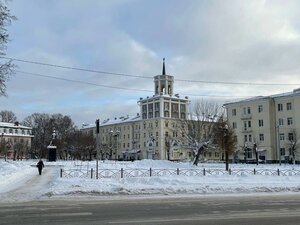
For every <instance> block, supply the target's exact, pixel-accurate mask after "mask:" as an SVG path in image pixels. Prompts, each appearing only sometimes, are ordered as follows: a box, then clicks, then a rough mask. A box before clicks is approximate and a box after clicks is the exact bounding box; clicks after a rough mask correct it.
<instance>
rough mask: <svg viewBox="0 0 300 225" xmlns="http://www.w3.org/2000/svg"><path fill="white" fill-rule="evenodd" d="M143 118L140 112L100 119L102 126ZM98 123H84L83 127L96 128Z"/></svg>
mask: <svg viewBox="0 0 300 225" xmlns="http://www.w3.org/2000/svg"><path fill="white" fill-rule="evenodd" d="M139 120H141V116H140V115H139V114H137V115H135V116H129V115H127V116H120V117H115V118H113V119H110V118H108V119H105V120H102V121H100V126H107V125H113V124H120V123H125V122H134V121H139ZM95 127H96V124H95V123H94V124H82V129H86V128H95Z"/></svg>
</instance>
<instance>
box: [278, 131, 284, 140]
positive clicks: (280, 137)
mask: <svg viewBox="0 0 300 225" xmlns="http://www.w3.org/2000/svg"><path fill="white" fill-rule="evenodd" d="M279 139H280V141H284V134H283V133H280V134H279Z"/></svg>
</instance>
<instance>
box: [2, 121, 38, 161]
mask: <svg viewBox="0 0 300 225" xmlns="http://www.w3.org/2000/svg"><path fill="white" fill-rule="evenodd" d="M33 137H34V136H33V135H32V128H31V127H26V126H22V125H20V124H19V123H18V122H15V123H5V122H0V156H1V157H3V158H4V157H7V158H9V159H18V158H19V159H21V158H26V157H28V151H29V149H30V148H31V140H32V138H33Z"/></svg>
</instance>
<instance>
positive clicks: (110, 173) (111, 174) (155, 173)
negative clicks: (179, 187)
mask: <svg viewBox="0 0 300 225" xmlns="http://www.w3.org/2000/svg"><path fill="white" fill-rule="evenodd" d="M222 175H237V176H243V175H263V176H300V170H294V169H285V170H279V169H277V170H274V169H273V170H272V169H251V170H250V169H229V170H228V171H226V170H224V169H182V168H180V169H179V168H177V169H153V168H149V169H123V168H122V169H99V170H98V174H97V173H96V171H95V170H94V169H93V168H92V169H90V170H80V169H61V170H60V177H64V178H73V177H79V178H90V179H103V178H129V177H161V176H188V177H193V176H194V177H201V176H222Z"/></svg>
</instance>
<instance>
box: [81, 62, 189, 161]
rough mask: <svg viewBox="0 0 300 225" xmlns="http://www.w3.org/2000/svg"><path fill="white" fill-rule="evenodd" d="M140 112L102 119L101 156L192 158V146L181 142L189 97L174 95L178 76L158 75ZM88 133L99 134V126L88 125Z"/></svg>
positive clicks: (141, 101)
mask: <svg viewBox="0 0 300 225" xmlns="http://www.w3.org/2000/svg"><path fill="white" fill-rule="evenodd" d="M137 103H138V105H139V107H140V112H139V113H137V114H136V115H135V116H122V117H118V118H117V117H116V118H113V119H105V120H103V121H100V133H99V141H100V146H101V155H102V157H104V158H111V159H125V160H128V159H168V160H182V159H189V158H191V157H192V152H191V149H186V148H184V147H182V145H179V143H178V140H179V139H180V136H182V135H183V134H182V133H181V132H180V126H181V124H182V122H181V120H185V119H186V118H187V115H188V105H189V99H188V97H187V96H185V97H181V96H180V95H179V94H174V77H173V76H171V75H167V74H166V69H165V61H163V68H162V74H161V75H157V76H154V93H153V95H152V96H147V97H145V98H140V99H139V100H138V102H137ZM81 130H82V131H84V132H91V133H93V134H94V135H95V136H96V129H95V125H92V126H84V127H83V128H82V129H81Z"/></svg>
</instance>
